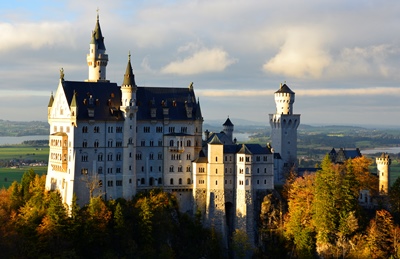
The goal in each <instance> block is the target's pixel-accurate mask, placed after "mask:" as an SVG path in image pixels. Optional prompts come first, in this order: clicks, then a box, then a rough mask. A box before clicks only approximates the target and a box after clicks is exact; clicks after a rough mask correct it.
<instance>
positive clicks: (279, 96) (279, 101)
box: [275, 84, 294, 114]
mask: <svg viewBox="0 0 400 259" xmlns="http://www.w3.org/2000/svg"><path fill="white" fill-rule="evenodd" d="M293 103H294V92H293V91H292V90H290V88H289V87H288V86H287V85H286V84H284V85H282V84H281V86H280V88H279V90H278V91H276V92H275V104H276V114H293Z"/></svg>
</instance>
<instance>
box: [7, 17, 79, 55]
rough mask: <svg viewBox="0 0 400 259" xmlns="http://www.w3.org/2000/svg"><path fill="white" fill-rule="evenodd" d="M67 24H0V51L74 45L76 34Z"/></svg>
mask: <svg viewBox="0 0 400 259" xmlns="http://www.w3.org/2000/svg"><path fill="white" fill-rule="evenodd" d="M71 28H72V26H71V24H69V23H67V22H60V23H56V22H40V23H15V24H10V23H0V31H1V33H0V51H2V52H4V51H8V50H11V49H18V48H20V47H24V48H25V50H26V49H29V48H32V49H39V48H42V47H44V46H52V45H56V44H58V45H63V46H70V45H73V40H74V34H73V33H72V32H71Z"/></svg>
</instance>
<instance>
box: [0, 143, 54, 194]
mask: <svg viewBox="0 0 400 259" xmlns="http://www.w3.org/2000/svg"><path fill="white" fill-rule="evenodd" d="M48 158H49V147H44V146H24V145H10V146H0V161H1V164H2V165H1V166H0V188H8V187H9V186H10V185H11V184H12V182H13V181H18V182H19V181H20V180H21V177H22V175H23V174H24V173H25V172H26V171H28V170H29V169H31V168H32V169H33V170H34V171H35V172H36V173H37V174H40V175H42V174H45V173H46V171H47V166H34V167H30V166H20V167H17V168H10V167H7V166H6V165H7V164H9V163H11V161H15V160H31V161H37V162H45V163H47V160H48Z"/></svg>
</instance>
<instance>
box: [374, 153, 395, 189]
mask: <svg viewBox="0 0 400 259" xmlns="http://www.w3.org/2000/svg"><path fill="white" fill-rule="evenodd" d="M391 162H392V160H391V159H390V157H389V155H388V154H385V153H382V155H381V156H380V157H377V158H376V167H377V171H378V172H377V174H378V176H379V192H381V193H386V194H387V193H388V191H389V188H390V164H391Z"/></svg>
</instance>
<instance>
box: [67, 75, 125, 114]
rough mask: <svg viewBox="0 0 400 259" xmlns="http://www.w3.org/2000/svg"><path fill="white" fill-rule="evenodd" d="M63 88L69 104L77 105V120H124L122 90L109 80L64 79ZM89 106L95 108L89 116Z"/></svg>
mask: <svg viewBox="0 0 400 259" xmlns="http://www.w3.org/2000/svg"><path fill="white" fill-rule="evenodd" d="M61 84H62V88H63V90H64V94H65V97H66V99H67V101H68V105H69V106H76V107H77V108H78V110H77V120H115V121H118V120H124V119H123V117H122V116H121V112H120V110H119V107H120V106H121V91H120V88H119V87H118V85H117V84H115V83H109V82H77V81H62V82H61ZM88 108H91V109H93V110H94V117H89V114H88Z"/></svg>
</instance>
